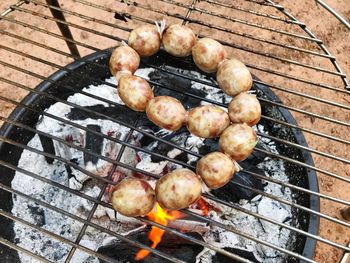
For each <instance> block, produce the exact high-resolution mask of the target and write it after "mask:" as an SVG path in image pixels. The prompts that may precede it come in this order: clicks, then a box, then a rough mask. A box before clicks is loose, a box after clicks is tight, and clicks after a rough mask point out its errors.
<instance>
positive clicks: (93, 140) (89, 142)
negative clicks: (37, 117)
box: [84, 124, 103, 165]
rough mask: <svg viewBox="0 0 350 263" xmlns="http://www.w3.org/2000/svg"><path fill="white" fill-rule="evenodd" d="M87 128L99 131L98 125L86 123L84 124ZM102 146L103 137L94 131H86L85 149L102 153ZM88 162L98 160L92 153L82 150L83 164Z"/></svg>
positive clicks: (94, 162) (95, 162)
mask: <svg viewBox="0 0 350 263" xmlns="http://www.w3.org/2000/svg"><path fill="white" fill-rule="evenodd" d="M86 127H87V128H88V129H91V130H94V131H97V132H101V127H100V126H98V125H90V124H88V125H87V126H86ZM102 146H103V137H101V136H98V135H96V134H94V133H91V132H89V131H87V132H86V136H85V149H87V150H91V151H93V152H95V153H97V154H102ZM88 162H92V163H93V164H97V162H98V157H96V156H94V155H90V154H88V153H85V152H84V163H85V165H86V164H87V163H88Z"/></svg>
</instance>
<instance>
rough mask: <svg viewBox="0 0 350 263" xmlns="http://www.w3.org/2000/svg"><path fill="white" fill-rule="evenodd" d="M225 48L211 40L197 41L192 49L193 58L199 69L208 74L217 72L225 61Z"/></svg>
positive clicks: (202, 39)
mask: <svg viewBox="0 0 350 263" xmlns="http://www.w3.org/2000/svg"><path fill="white" fill-rule="evenodd" d="M225 56H226V53H225V48H224V47H223V45H221V44H220V43H219V42H218V41H216V40H214V39H211V38H206V37H205V38H201V39H199V40H197V42H196V44H195V45H194V47H193V48H192V57H193V61H194V63H195V64H196V65H197V67H198V68H199V69H200V70H202V71H204V72H207V73H211V72H216V71H217V70H218V67H219V64H220V63H221V62H222V61H223V60H224V59H225Z"/></svg>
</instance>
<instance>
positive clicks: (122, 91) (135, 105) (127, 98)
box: [118, 75, 154, 111]
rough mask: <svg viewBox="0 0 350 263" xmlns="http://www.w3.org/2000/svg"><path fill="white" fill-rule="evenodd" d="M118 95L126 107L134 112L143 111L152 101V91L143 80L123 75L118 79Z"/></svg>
mask: <svg viewBox="0 0 350 263" xmlns="http://www.w3.org/2000/svg"><path fill="white" fill-rule="evenodd" d="M118 94H119V97H120V98H121V99H122V101H123V102H124V103H125V105H126V106H128V107H129V108H131V109H133V110H134V111H145V110H146V106H147V104H148V102H149V101H150V100H151V99H153V97H154V96H153V91H152V89H151V87H150V86H149V84H148V82H147V81H146V80H144V79H143V78H140V77H137V76H132V75H124V76H122V77H121V78H120V79H119V83H118Z"/></svg>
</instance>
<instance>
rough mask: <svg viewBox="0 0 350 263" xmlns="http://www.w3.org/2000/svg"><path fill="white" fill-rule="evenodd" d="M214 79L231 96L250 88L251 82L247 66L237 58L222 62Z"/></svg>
mask: <svg viewBox="0 0 350 263" xmlns="http://www.w3.org/2000/svg"><path fill="white" fill-rule="evenodd" d="M216 80H217V82H218V84H219V87H220V88H221V89H222V90H223V91H224V92H225V93H226V94H227V95H230V96H232V97H233V96H236V95H237V94H239V93H241V92H244V91H248V90H250V88H251V87H252V84H253V79H252V75H251V74H250V72H249V70H248V68H247V67H246V66H245V65H244V64H243V63H242V62H240V61H239V60H237V59H228V60H226V61H224V62H222V63H221V64H220V66H219V69H218V71H217V73H216Z"/></svg>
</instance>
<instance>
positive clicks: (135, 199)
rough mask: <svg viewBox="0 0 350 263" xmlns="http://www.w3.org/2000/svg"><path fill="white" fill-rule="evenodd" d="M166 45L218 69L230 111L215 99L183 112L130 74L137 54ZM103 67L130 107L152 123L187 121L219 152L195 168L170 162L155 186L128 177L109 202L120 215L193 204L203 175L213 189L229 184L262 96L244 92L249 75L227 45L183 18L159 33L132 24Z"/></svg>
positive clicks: (251, 139) (251, 137)
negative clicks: (229, 53) (204, 34)
mask: <svg viewBox="0 0 350 263" xmlns="http://www.w3.org/2000/svg"><path fill="white" fill-rule="evenodd" d="M161 44H163V47H164V49H165V50H166V51H167V52H168V53H169V54H171V55H173V56H176V57H186V56H189V55H191V54H192V58H193V61H194V62H195V64H196V65H197V67H198V68H199V69H200V70H202V71H204V72H207V73H213V72H216V80H217V83H218V85H219V87H220V88H221V89H222V90H223V92H225V93H226V94H228V95H230V96H232V97H233V99H232V101H231V102H230V104H229V107H228V113H227V112H226V111H225V110H223V109H221V108H220V107H217V106H214V105H205V106H199V107H196V108H193V109H190V110H189V111H186V110H185V108H184V107H183V105H182V104H181V102H180V101H178V100H177V99H175V98H173V97H170V96H157V97H154V94H153V91H152V89H151V87H150V85H149V84H148V82H147V81H146V80H144V79H143V78H140V77H137V76H134V75H133V74H134V72H135V71H136V70H137V68H138V67H139V64H140V57H146V56H151V55H154V54H155V53H157V52H158V51H159V49H160V46H161ZM109 68H110V71H111V73H112V74H113V75H114V76H115V77H116V78H117V80H118V94H119V97H120V98H121V100H122V101H123V102H124V103H125V105H126V106H128V107H129V108H130V109H132V110H134V111H138V112H146V114H147V117H148V118H149V120H150V121H152V122H153V123H154V124H155V125H157V126H159V127H161V128H164V129H167V130H172V131H175V130H178V129H180V128H181V127H182V126H184V125H186V126H187V129H188V130H189V132H191V133H192V134H193V135H195V136H198V137H202V138H215V137H220V138H219V151H218V152H212V153H209V154H207V155H205V156H204V157H202V158H201V159H200V160H199V161H198V162H197V166H196V173H194V172H192V171H191V170H189V169H185V168H183V169H176V170H174V171H172V172H170V173H168V174H166V175H164V176H162V177H161V178H160V179H159V180H158V181H157V184H156V187H155V191H154V190H153V188H152V187H151V186H150V184H149V183H148V182H146V181H145V180H141V179H136V178H126V179H124V180H123V181H121V182H119V183H118V184H117V185H116V186H115V187H114V189H113V192H112V196H111V202H112V205H113V208H114V209H115V210H117V211H118V212H119V213H121V214H123V215H125V216H144V215H146V214H147V213H149V212H150V211H151V210H152V208H153V207H154V204H155V202H156V201H157V202H158V203H159V205H160V206H161V207H162V208H164V209H167V210H179V209H183V208H186V207H188V206H189V205H191V204H193V203H195V202H196V201H197V200H198V199H199V197H200V196H201V194H202V181H203V182H204V183H205V184H206V185H207V186H208V187H209V188H210V189H217V188H220V187H222V186H224V185H225V184H226V183H228V182H229V181H230V180H231V178H232V176H233V175H234V173H235V171H238V170H239V165H238V164H237V163H236V162H238V161H242V160H244V159H246V158H247V157H248V156H249V155H250V154H251V153H252V151H253V149H254V146H255V145H256V143H257V136H256V133H255V131H254V130H253V129H252V128H251V126H253V125H255V124H256V123H258V122H259V120H260V116H261V107H260V103H259V101H258V100H257V98H256V96H255V95H253V94H250V93H248V91H249V90H250V89H251V87H252V82H253V81H252V76H251V74H250V72H249V70H248V69H247V67H246V66H245V65H244V64H243V63H242V62H240V61H238V60H237V59H227V58H226V52H225V48H224V47H223V46H222V45H221V44H220V43H219V42H218V41H216V40H213V39H210V38H201V39H198V40H197V39H196V36H195V34H194V33H193V31H192V30H191V29H190V28H189V27H187V26H184V25H170V26H169V27H167V28H166V29H165V30H164V32H163V29H162V27H161V26H158V24H156V26H152V25H143V26H140V27H137V28H135V29H134V30H132V31H131V33H130V35H129V39H128V45H122V46H120V47H117V48H116V49H115V50H114V51H113V53H112V55H111V58H110V61H109Z"/></svg>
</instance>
